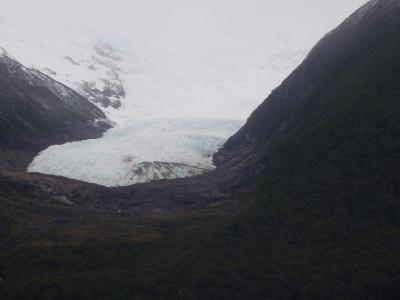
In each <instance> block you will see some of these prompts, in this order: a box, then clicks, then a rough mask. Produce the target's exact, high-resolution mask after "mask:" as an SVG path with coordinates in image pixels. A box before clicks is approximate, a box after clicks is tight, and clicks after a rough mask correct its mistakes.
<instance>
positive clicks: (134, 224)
mask: <svg viewBox="0 0 400 300" xmlns="http://www.w3.org/2000/svg"><path fill="white" fill-rule="evenodd" d="M381 2H385V1H381ZM386 2H388V3H389V2H390V1H386ZM397 12H399V11H398V10H397ZM398 19H399V20H400V18H398ZM392 21H393V20H392ZM373 25H374V26H371V27H369V28H367V30H366V31H367V32H368V36H369V37H370V38H368V39H366V38H365V36H364V39H363V40H362V41H357V47H356V48H354V49H351V51H352V52H351V55H350V56H349V58H348V59H345V58H343V59H341V58H340V57H339V58H338V60H337V61H336V62H334V63H332V64H331V65H329V66H328V67H329V68H327V69H326V71H324V72H322V73H321V74H320V76H319V77H318V80H316V81H314V82H313V85H312V88H310V90H309V92H307V94H306V95H305V96H304V97H303V99H301V102H300V104H299V105H298V106H297V107H296V108H295V109H293V110H291V111H290V112H289V113H288V114H287V115H286V116H285V126H284V127H282V128H281V129H280V130H279V131H277V132H275V133H273V134H272V136H270V137H269V141H268V149H269V150H268V152H267V153H268V154H267V155H265V157H263V161H264V163H265V165H266V166H267V167H266V169H265V170H264V171H263V172H262V173H261V174H259V175H258V176H257V177H256V178H255V179H254V180H253V181H252V183H251V188H249V190H246V192H244V193H243V194H242V195H241V199H242V202H241V203H239V204H237V207H231V206H230V204H226V205H225V206H222V207H219V208H214V209H207V210H201V211H196V212H186V213H176V214H175V215H174V214H172V215H166V216H158V217H153V218H148V219H134V220H132V218H129V217H126V216H123V215H122V216H118V217H116V216H98V215H96V214H95V213H94V212H93V213H89V212H85V211H84V210H78V209H76V208H68V209H67V208H58V210H59V211H58V213H57V214H55V213H52V214H50V213H48V212H49V210H56V209H55V208H51V206H49V205H48V204H43V207H42V209H41V210H39V209H38V208H37V207H36V206H35V205H36V204H29V199H25V198H24V199H22V198H21V197H19V195H18V193H17V192H15V191H7V190H6V189H2V191H3V192H2V193H1V194H0V200H1V204H2V205H0V207H1V209H0V214H1V219H0V224H1V228H2V230H1V231H0V238H1V237H8V242H7V244H4V245H5V246H3V249H4V251H2V252H0V277H1V278H2V281H0V298H1V297H3V298H4V299H385V300H386V299H398V298H399V295H400V257H399V253H400V105H399V100H400V39H399V38H398V37H399V36H400V31H399V30H400V27H399V26H398V25H399V21H396V22H392V23H391V22H390V20H389V19H387V18H381V19H379V22H378V23H374V24H373ZM349 51H350V50H349ZM338 55H339V56H340V54H338ZM347 57H348V56H346V58H347ZM14 198H15V201H10V199H14ZM27 207H30V209H29V210H27ZM234 208H236V209H235V211H236V213H235V214H232V213H231V211H232V210H234ZM60 211H61V212H60ZM39 212H40V213H39ZM46 212H47V214H46ZM77 214H78V215H79V217H78V216H77ZM46 215H52V216H53V217H52V218H50V217H46ZM55 215H56V216H55ZM54 216H55V217H54ZM71 216H74V217H71ZM31 218H33V219H35V218H37V219H39V220H40V222H44V223H46V222H47V223H46V224H47V227H46V226H44V227H43V228H44V232H45V233H46V234H45V236H43V235H40V234H38V233H37V232H33V233H31V235H30V236H29V237H27V236H24V235H23V234H22V233H23V232H26V228H27V227H28V226H29V222H28V221H27V220H29V219H31ZM60 219H63V220H69V222H60V221H59V220H60ZM38 222H39V221H38ZM71 232H73V233H74V234H72V235H71ZM110 233H111V234H110ZM126 233H129V234H126ZM10 236H11V237H13V238H14V240H13V241H11V242H10ZM82 236H84V238H82ZM3 240H4V239H3ZM18 245H22V246H20V247H18Z"/></svg>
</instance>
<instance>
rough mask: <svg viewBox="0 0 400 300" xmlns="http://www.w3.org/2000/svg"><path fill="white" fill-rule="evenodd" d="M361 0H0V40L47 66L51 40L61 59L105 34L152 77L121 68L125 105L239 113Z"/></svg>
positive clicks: (21, 56)
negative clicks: (124, 75) (127, 102)
mask: <svg viewBox="0 0 400 300" xmlns="http://www.w3.org/2000/svg"><path fill="white" fill-rule="evenodd" d="M366 2H367V1H366V0H335V1H332V0H62V1H61V0H0V4H1V10H0V47H1V46H3V47H5V48H6V49H7V50H9V51H10V53H11V54H12V55H14V56H15V57H16V58H17V59H19V60H21V61H22V62H23V63H28V64H29V63H32V64H33V65H39V66H42V67H49V68H53V67H54V63H53V62H49V59H48V57H49V54H54V52H56V50H57V51H59V52H60V57H61V58H62V59H63V57H64V56H65V55H67V54H65V53H67V52H68V51H69V50H70V52H71V51H72V52H73V51H75V48H74V49H72V50H71V49H69V45H71V44H73V43H81V44H82V45H84V46H85V47H87V48H88V49H89V48H91V47H92V45H93V44H96V43H109V44H111V45H113V47H116V48H118V49H121V50H122V51H125V53H129V55H134V56H135V57H137V58H138V59H137V60H136V61H138V60H140V61H141V62H143V61H145V62H146V66H145V67H144V68H147V69H146V72H148V73H149V74H150V73H151V74H150V75H151V76H152V78H157V82H153V81H151V80H153V79H152V78H150V79H149V80H147V79H143V78H138V76H136V77H134V76H131V77H129V78H126V81H127V84H126V87H127V88H128V97H129V98H130V99H129V100H130V101H131V103H133V104H134V106H135V109H136V108H137V107H138V106H140V105H144V104H146V105H149V107H150V108H149V109H150V110H153V107H155V109H154V111H160V109H157V108H159V105H160V103H162V104H164V105H165V106H166V107H168V108H171V107H176V109H175V108H174V109H175V111H176V114H177V115H181V114H182V115H184V114H187V115H190V116H196V117H201V116H212V117H232V118H245V117H247V116H248V115H249V114H250V112H251V111H252V110H254V108H255V107H256V106H257V105H258V104H259V103H260V102H261V101H262V100H263V99H265V97H266V96H267V95H268V94H269V92H270V91H271V90H272V89H273V88H275V87H276V86H277V85H278V84H279V83H280V82H281V81H282V80H283V79H284V78H285V77H286V76H287V75H288V74H289V73H290V72H291V71H292V70H293V68H294V67H296V65H297V64H298V63H300V62H301V60H302V59H303V58H304V56H305V55H306V54H307V52H308V51H309V49H311V47H312V46H313V45H314V44H315V43H316V42H317V41H318V40H319V39H320V38H322V36H323V35H325V34H326V33H327V32H328V31H330V30H332V29H333V28H335V27H336V26H337V25H339V24H340V23H341V22H342V21H343V20H344V19H345V18H346V17H348V16H349V15H350V14H351V13H352V12H353V11H355V10H356V9H357V8H358V7H360V6H361V5H363V4H364V3H366ZM55 47H56V48H57V49H56V48H55ZM27 49H29V51H28V50H27ZM76 49H78V50H77V51H78V52H79V51H80V50H79V49H80V48H76ZM64 50H65V51H64ZM46 51H47V52H46ZM82 51H85V50H84V48H82ZM76 54H78V55H79V53H68V55H71V56H75V55H76ZM53 56H54V55H53ZM132 61H135V60H132ZM46 63H48V64H52V65H46ZM133 67H135V66H133ZM57 71H60V70H57ZM139 79H140V80H139ZM143 80H145V81H146V80H147V81H146V82H144V83H143ZM129 92H130V93H129ZM155 99H157V101H158V102H157V103H153V102H154V101H155ZM172 102H173V104H172ZM209 107H213V109H212V110H210V108H209Z"/></svg>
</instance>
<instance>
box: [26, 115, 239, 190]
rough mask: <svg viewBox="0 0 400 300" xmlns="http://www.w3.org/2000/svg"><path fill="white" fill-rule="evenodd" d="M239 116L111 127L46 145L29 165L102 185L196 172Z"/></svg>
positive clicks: (208, 166) (34, 169)
mask: <svg viewBox="0 0 400 300" xmlns="http://www.w3.org/2000/svg"><path fill="white" fill-rule="evenodd" d="M240 126H241V122H238V121H235V120H215V119H152V120H142V121H132V122H130V124H129V126H123V127H116V128H113V129H110V130H109V131H107V132H106V134H105V135H104V136H103V137H102V138H100V139H93V140H86V141H81V142H72V143H66V144H64V145H56V146H51V147H49V148H48V149H46V150H45V151H43V152H42V153H41V154H40V155H38V156H37V157H36V158H35V159H34V161H33V162H32V163H31V164H30V166H29V168H28V171H30V172H40V173H46V174H53V175H60V176H65V177H69V178H73V179H78V180H83V181H87V182H92V183H97V184H101V185H105V186H124V185H130V184H134V183H140V182H147V181H151V180H155V179H174V178H181V177H187V176H192V175H198V174H201V173H203V172H205V171H207V170H210V169H212V168H213V164H212V161H211V159H212V157H211V156H212V154H213V153H214V152H215V151H216V150H217V149H218V148H219V147H221V146H222V144H223V143H224V141H225V140H226V139H227V138H228V137H229V136H230V135H232V134H233V133H234V132H235V131H237V130H238V129H239V127H240Z"/></svg>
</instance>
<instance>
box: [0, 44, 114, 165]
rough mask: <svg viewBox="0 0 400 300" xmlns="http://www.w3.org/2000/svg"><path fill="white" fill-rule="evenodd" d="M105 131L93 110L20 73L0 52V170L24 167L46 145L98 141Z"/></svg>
mask: <svg viewBox="0 0 400 300" xmlns="http://www.w3.org/2000/svg"><path fill="white" fill-rule="evenodd" d="M109 127H110V125H109V124H108V121H107V119H106V116H105V115H104V113H103V112H102V111H101V110H99V109H98V108H97V107H96V106H95V105H93V104H92V103H90V102H89V101H88V100H86V99H85V98H83V97H82V96H80V95H79V94H78V93H76V92H75V91H73V90H71V89H70V88H68V87H66V86H64V85H63V84H61V83H59V82H57V81H55V80H53V79H51V78H50V77H48V76H46V75H44V74H43V73H41V72H39V71H37V70H35V69H28V68H26V67H24V66H23V65H21V64H20V63H19V62H17V61H16V60H14V59H13V58H11V57H10V56H9V55H8V54H7V52H6V51H5V50H2V53H1V55H0V144H1V146H0V148H1V149H0V150H1V152H0V153H1V156H0V161H1V164H2V165H9V166H16V167H26V165H27V163H28V162H29V160H31V158H32V157H33V155H34V154H36V153H37V152H38V151H40V150H42V149H44V148H46V147H47V146H49V145H51V144H58V143H64V142H67V141H72V140H79V139H87V138H94V137H98V136H100V135H101V133H102V132H103V131H104V130H105V129H107V128H109ZM24 153H25V154H28V153H29V154H28V155H26V156H24V155H23V154H24ZM1 164H0V165H1Z"/></svg>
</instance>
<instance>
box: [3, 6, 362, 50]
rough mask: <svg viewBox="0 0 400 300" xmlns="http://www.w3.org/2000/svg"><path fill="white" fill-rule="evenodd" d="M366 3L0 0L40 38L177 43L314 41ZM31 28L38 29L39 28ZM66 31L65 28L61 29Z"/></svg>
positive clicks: (5, 15) (11, 15)
mask: <svg viewBox="0 0 400 300" xmlns="http://www.w3.org/2000/svg"><path fill="white" fill-rule="evenodd" d="M366 2H367V1H365V0H335V1H331V0H113V1H110V0H63V1H60V0H34V1H32V0H0V3H1V7H2V9H1V12H0V19H2V18H5V19H9V20H10V19H12V20H14V21H19V22H21V26H22V27H23V26H25V27H26V28H27V29H29V30H31V31H33V32H35V29H37V32H36V33H37V34H43V32H40V30H43V28H41V27H42V26H39V24H41V25H43V26H47V28H49V27H54V26H55V27H57V26H60V27H61V26H65V24H68V23H69V24H71V25H72V26H74V25H75V26H79V27H81V28H85V29H86V30H89V31H92V32H93V33H94V34H95V35H98V36H99V37H101V38H104V36H107V37H108V38H114V39H117V38H119V39H122V40H125V41H129V40H135V39H140V38H141V37H143V36H146V37H149V36H152V37H154V38H161V39H166V40H171V39H172V40H174V41H180V42H195V41H198V42H201V41H202V40H204V39H210V38H211V39H220V38H221V37H226V38H229V37H230V36H234V37H238V36H240V37H243V38H247V39H250V40H251V39H253V40H254V39H270V38H272V39H275V40H282V41H283V42H293V43H304V44H308V43H310V41H316V40H317V39H319V38H320V37H321V35H322V34H324V33H326V32H327V31H328V30H330V29H332V28H333V27H335V26H336V25H338V23H339V22H341V21H342V20H343V19H344V18H345V17H347V16H348V15H349V14H350V13H351V12H353V11H354V10H355V9H356V8H358V7H359V6H361V5H362V4H364V3H366ZM32 25H37V27H35V26H33V27H32ZM65 29H66V30H69V28H65Z"/></svg>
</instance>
